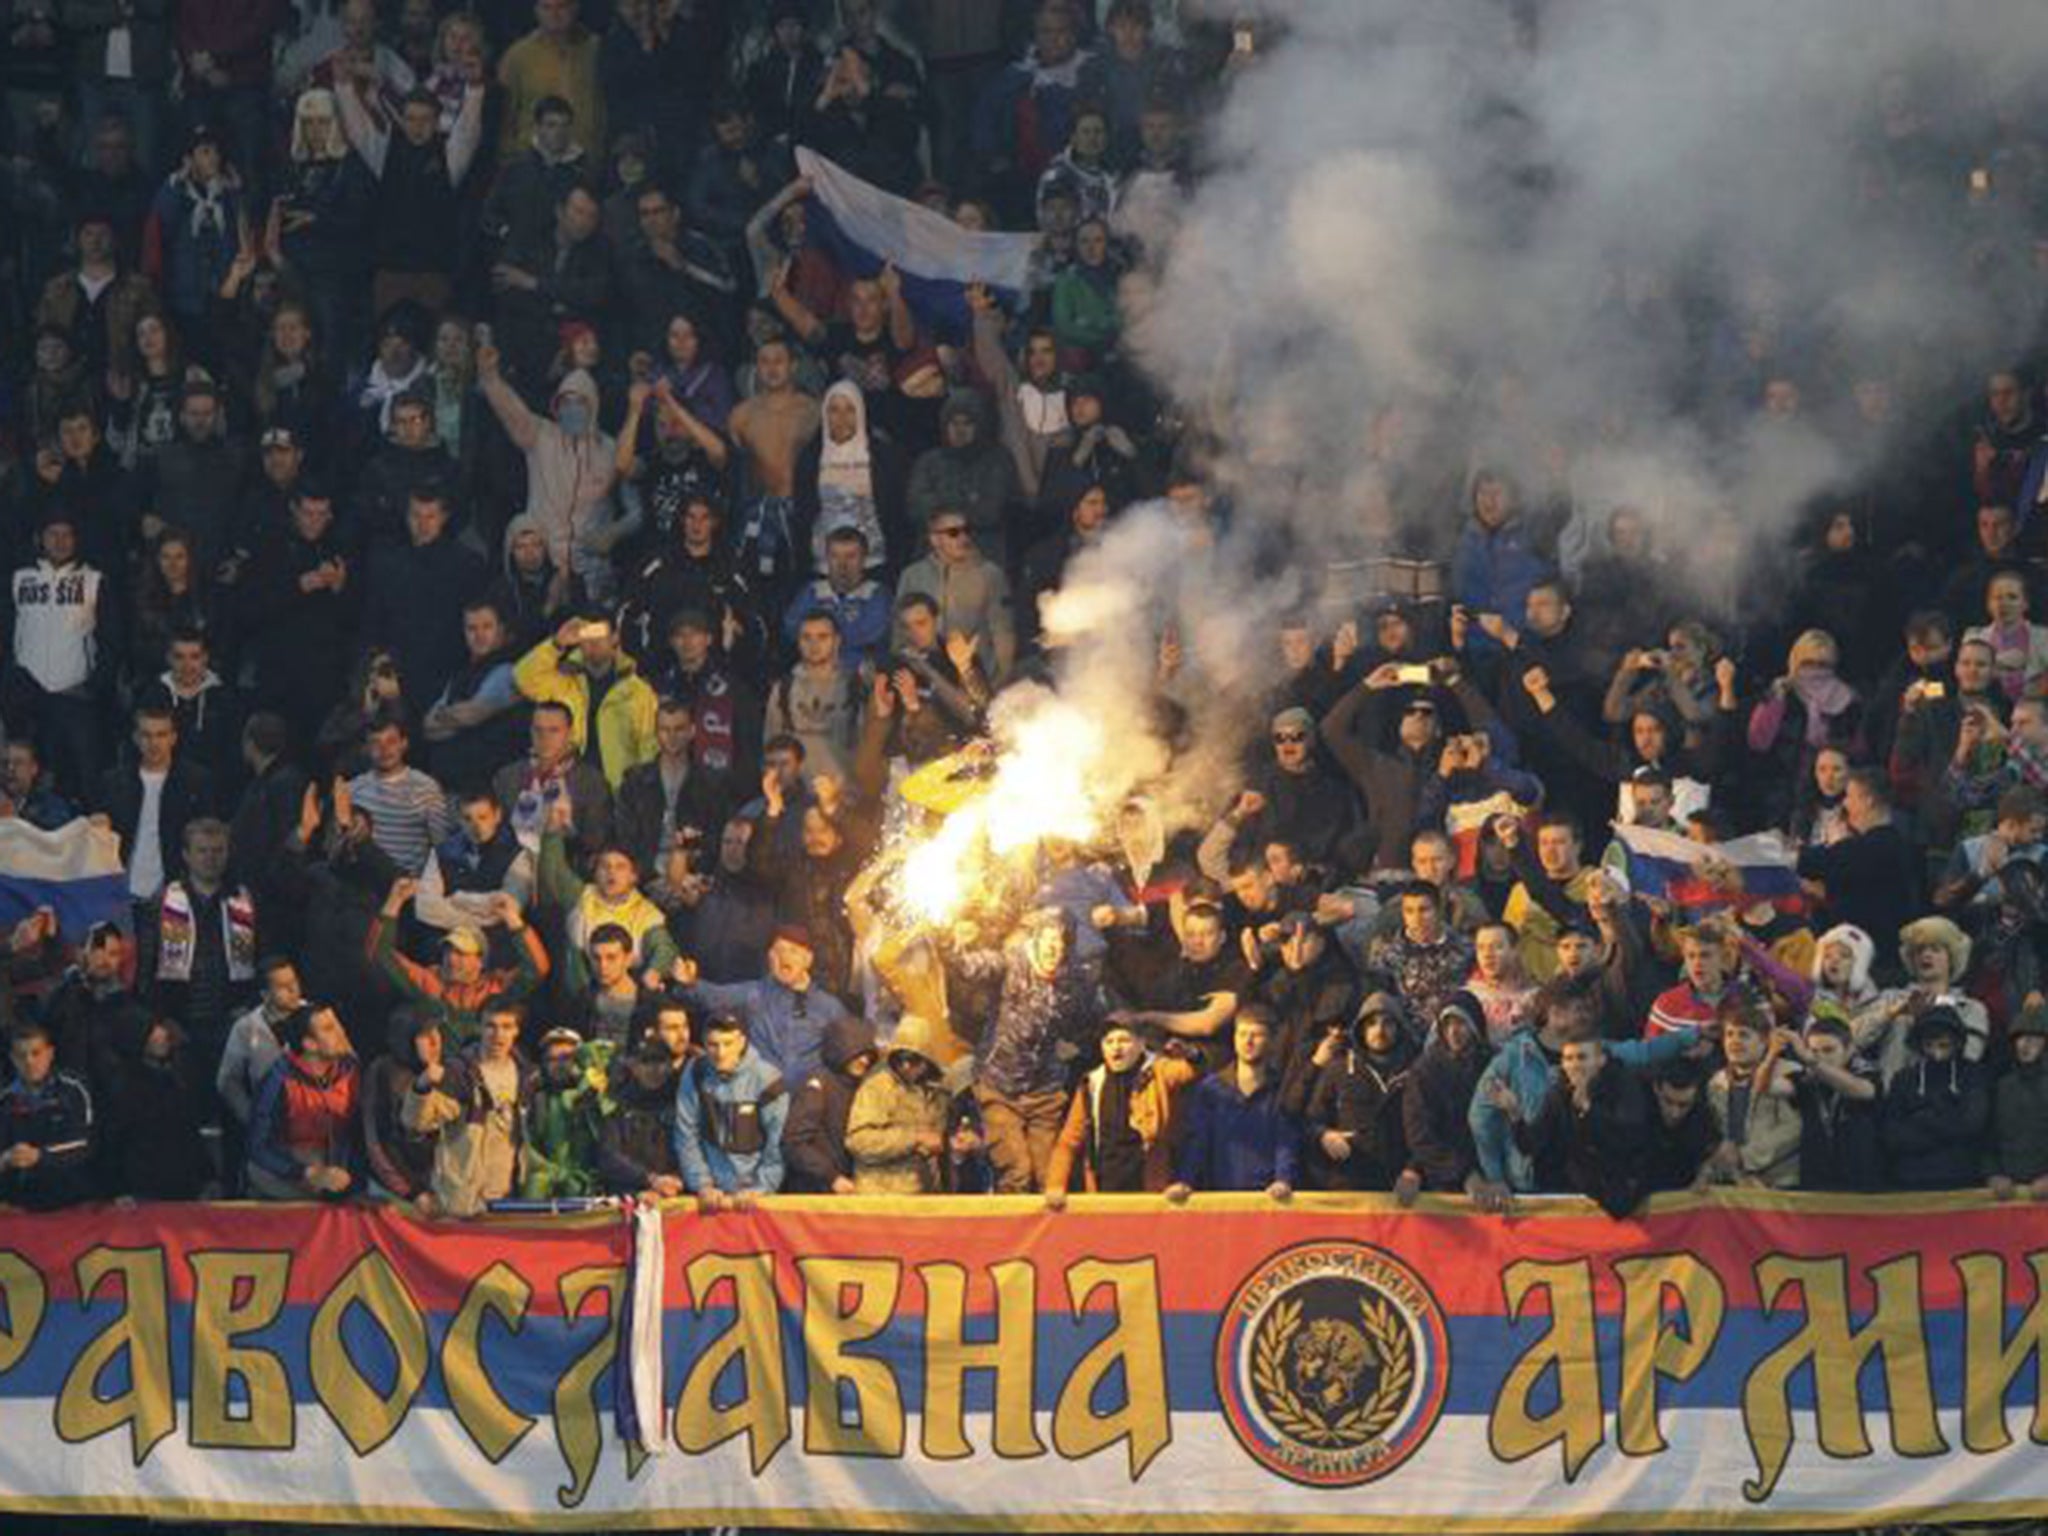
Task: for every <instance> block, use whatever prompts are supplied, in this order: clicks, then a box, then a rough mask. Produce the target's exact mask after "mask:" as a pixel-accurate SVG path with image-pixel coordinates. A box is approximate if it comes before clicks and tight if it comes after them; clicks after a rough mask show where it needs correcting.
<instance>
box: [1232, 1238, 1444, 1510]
mask: <svg viewBox="0 0 2048 1536" xmlns="http://www.w3.org/2000/svg"><path fill="white" fill-rule="evenodd" d="M1216 1364H1217V1378H1216V1381H1217V1390H1218V1393H1219V1394H1220V1396H1221V1398H1222V1403H1223V1411H1224V1415H1225V1419H1226V1421H1227V1422H1228V1424H1229V1425H1230V1430H1231V1433H1232V1434H1234V1435H1235V1436H1236V1437H1237V1440H1238V1443H1239V1444H1240V1445H1242V1446H1243V1447H1244V1448H1245V1450H1246V1451H1248V1452H1249V1453H1250V1454H1251V1456H1252V1458H1253V1459H1254V1460H1256V1461H1258V1462H1259V1463H1260V1464H1261V1465H1263V1466H1264V1467H1266V1468H1267V1469H1268V1470H1269V1471H1271V1472H1274V1473H1276V1474H1278V1475H1279V1476H1281V1477H1284V1478H1286V1479H1287V1480H1288V1481H1289V1482H1293V1483H1299V1484H1301V1485H1303V1486H1305V1487H1312V1488H1351V1487H1356V1486H1357V1485H1358V1484H1360V1483H1367V1482H1371V1481H1372V1480H1373V1479H1374V1478H1377V1477H1384V1476H1385V1475H1386V1474H1387V1473H1389V1472H1391V1471H1393V1469H1394V1468H1395V1467H1398V1466H1399V1465H1400V1464H1401V1463H1402V1462H1404V1461H1405V1460H1407V1459H1408V1457H1410V1456H1411V1455H1413V1454H1414V1453H1415V1451H1416V1449H1417V1447H1419V1446H1420V1445H1421V1444H1422V1442H1423V1441H1424V1440H1426V1439H1427V1438H1428V1437H1429V1434H1430V1431H1431V1430H1432V1429H1433V1428H1434V1427H1435V1425H1436V1422H1437V1419H1438V1417H1439V1416H1440V1415H1441V1414H1442V1412H1443V1403H1444V1395H1445V1391H1446V1383H1447V1382H1448V1380H1449V1367H1450V1339H1449V1334H1448V1330H1447V1329H1446V1327H1445V1322H1444V1316H1443V1311H1442V1309H1441V1308H1440V1307H1439V1306H1438V1305H1437V1303H1436V1300H1435V1298H1434V1297H1432V1296H1431V1295H1430V1294H1429V1292H1428V1290H1427V1289H1426V1288H1425V1287H1424V1286H1423V1284H1422V1282H1421V1280H1420V1279H1418V1278H1417V1277H1416V1275H1415V1273H1414V1271H1413V1270H1411V1269H1409V1268H1408V1267H1407V1266H1406V1265H1404V1264H1403V1263H1402V1262H1401V1260H1400V1259H1398V1258H1396V1257H1395V1256H1394V1255H1392V1254H1390V1253H1388V1252H1387V1251H1386V1250H1385V1249H1382V1248H1375V1247H1372V1246H1370V1245H1368V1244H1364V1243H1347V1242H1338V1241H1334V1240H1330V1241H1322V1242H1311V1243H1301V1244H1297V1245H1296V1246H1295V1247H1293V1248H1289V1249H1287V1250H1285V1251H1284V1252H1282V1253H1279V1254H1276V1255H1274V1256H1273V1257H1271V1258H1269V1259H1268V1260H1267V1261H1266V1262H1265V1263H1264V1264H1263V1265H1262V1266H1261V1267H1260V1268H1259V1269H1258V1270H1257V1271H1255V1272H1254V1273H1253V1274H1251V1275H1250V1276H1248V1277H1247V1278H1246V1279H1245V1281H1244V1282H1243V1283H1242V1284H1241V1285H1240V1286H1239V1287H1238V1290H1237V1294H1236V1295H1235V1296H1234V1297H1233V1298H1232V1299H1231V1304H1230V1307H1229V1310H1228V1311H1227V1312H1226V1313H1225V1314H1224V1319H1223V1322H1222V1324H1221V1326H1220V1327H1219V1328H1218V1330H1217V1337H1216Z"/></svg>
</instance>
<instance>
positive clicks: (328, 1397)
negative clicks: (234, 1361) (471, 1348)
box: [306, 1252, 432, 1456]
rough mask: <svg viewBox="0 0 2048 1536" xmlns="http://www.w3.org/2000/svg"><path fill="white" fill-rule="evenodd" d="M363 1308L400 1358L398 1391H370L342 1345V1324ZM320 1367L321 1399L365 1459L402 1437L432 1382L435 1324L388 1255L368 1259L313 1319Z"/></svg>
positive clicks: (316, 1377)
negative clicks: (430, 1338)
mask: <svg viewBox="0 0 2048 1536" xmlns="http://www.w3.org/2000/svg"><path fill="white" fill-rule="evenodd" d="M357 1305H360V1306H361V1307H362V1309H363V1311H364V1312H365V1313H367V1314H368V1315H369V1317H370V1320H371V1321H372V1322H374V1323H375V1324H376V1325H377V1327H378V1328H379V1330H381V1331H382V1333H383V1334H384V1337H385V1339H386V1340H387V1341H388V1342H389V1343H390V1345H391V1350H392V1353H393V1354H394V1355H396V1356H397V1358H398V1369H397V1370H396V1371H395V1372H393V1374H392V1379H391V1387H390V1390H388V1391H386V1392H382V1393H380V1392H378V1390H377V1389H376V1388H375V1387H374V1386H372V1385H371V1384H370V1382H369V1381H368V1379H366V1378H365V1377H364V1375H363V1373H362V1370H361V1368H360V1367H358V1366H357V1364H356V1362H355V1360H354V1359H353V1358H352V1357H351V1356H350V1354H349V1352H348V1346H347V1345H346V1344H344V1343H343V1342H342V1337H341V1324H342V1319H343V1318H344V1317H346V1316H347V1315H348V1310H349V1308H350V1307H353V1306H357ZM306 1342H307V1350H308V1353H309V1354H310V1356H311V1358H312V1364H313V1395H314V1396H316V1397H318V1398H319V1399H320V1406H321V1407H323V1408H325V1409H326V1410H327V1416H328V1417H329V1418H330V1419H332V1420H334V1427H335V1428H336V1429H339V1430H340V1431H341V1433H342V1435H343V1437H344V1438H346V1439H347V1441H348V1443H349V1444H350V1445H351V1446H353V1447H354V1448H355V1453H356V1454H357V1455H358V1456H367V1455H369V1454H370V1453H371V1452H372V1451H374V1450H376V1449H377V1447H378V1446H380V1445H382V1444H383V1443H384V1442H385V1441H386V1440H389V1439H390V1438H391V1437H392V1436H393V1435H395V1434H397V1433H398V1426H399V1425H401V1424H403V1423H404V1422H405V1416H406V1414H407V1413H408V1412H410V1411H411V1408H412V1400H413V1398H414V1397H416V1396H417V1395H418V1394H419V1390H420V1383H421V1382H423V1381H425V1380H426V1376H427V1365H428V1363H429V1361H430V1360H431V1358H432V1357H431V1354H430V1351H429V1349H428V1344H427V1322H426V1319H425V1318H423V1317H422V1316H420V1309H419V1304H418V1303H417V1302H415V1301H414V1300H413V1299H412V1294H411V1293H410V1292H409V1291H407V1290H406V1288H405V1282H403V1281H402V1280H400V1279H399V1278H398V1272H397V1271H396V1270H395V1269H393V1268H392V1267H391V1261H390V1260H389V1259H387V1258H385V1257H384V1255H383V1254H381V1253H375V1252H372V1253H366V1254H364V1255H363V1256H362V1257H361V1258H360V1259H358V1260H357V1261H356V1263H355V1267H354V1268H352V1269H351V1270H349V1272H348V1273H347V1274H346V1275H344V1276H342V1278H341V1283H340V1284H339V1285H337V1286H336V1287H335V1288H334V1289H333V1290H331V1291H329V1292H328V1293H327V1298H326V1299H325V1300H324V1301H322V1302H321V1303H320V1310H319V1311H317V1312H315V1313H314V1314H313V1325H312V1328H311V1330H310V1333H309V1336H308V1338H307V1341H306Z"/></svg>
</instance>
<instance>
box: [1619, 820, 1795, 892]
mask: <svg viewBox="0 0 2048 1536" xmlns="http://www.w3.org/2000/svg"><path fill="white" fill-rule="evenodd" d="M1614 835H1615V837H1616V838H1618V839H1619V840H1620V842H1621V846H1622V848H1623V849H1624V851H1625V852H1626V853H1627V855H1628V882H1629V888H1630V889H1631V890H1633V891H1634V892H1635V893H1636V895H1638V896H1641V897H1644V898H1646V899H1648V900H1654V901H1665V902H1669V903H1670V904H1671V905H1672V906H1673V907H1676V908H1678V909H1680V910H1681V911H1685V910H1692V911H1706V910H1708V909H1711V908H1716V907H1730V906H1747V905H1752V904H1754V903H1756V902H1760V901H1768V902H1770V903H1772V904H1773V905H1775V906H1778V907H1780V908H1789V907H1796V906H1798V905H1799V904H1800V902H1801V901H1802V892H1801V889H1800V885H1799V868H1798V863H1799V856H1798V854H1797V852H1796V851H1795V850H1794V849H1793V847H1792V845H1791V844H1790V843H1788V842H1787V841H1786V840H1785V839H1784V838H1783V837H1782V836H1780V835H1779V834H1778V833H1776V832H1759V833H1757V834H1756V835H1755V836H1753V837H1738V838H1735V839H1734V840H1733V841H1731V842H1726V843H1696V842H1694V841H1693V840H1692V839H1691V838H1689V837H1680V836H1679V835H1678V834H1677V833H1675V832H1656V831H1652V830H1651V829H1649V828H1648V827H1630V826H1623V825H1620V824H1619V823H1617V824H1616V826H1615V828H1614ZM1717 864H1718V865H1721V866H1725V867H1726V868H1727V869H1729V870H1731V871H1733V873H1734V874H1735V876H1736V877H1737V879H1738V880H1739V881H1740V889H1739V891H1738V890H1731V889H1730V888H1729V887H1728V885H1727V884H1725V883H1723V882H1722V881H1720V880H1710V879H1708V878H1707V875H1706V873H1704V871H1707V870H1708V869H1709V868H1710V866H1713V865H1717ZM1716 873H1718V871H1716Z"/></svg>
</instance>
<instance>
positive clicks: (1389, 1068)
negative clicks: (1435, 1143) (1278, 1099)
mask: <svg viewBox="0 0 2048 1536" xmlns="http://www.w3.org/2000/svg"><path fill="white" fill-rule="evenodd" d="M1317 1054H1318V1055H1319V1056H1322V1057H1323V1058H1324V1060H1323V1062H1322V1064H1321V1066H1320V1067H1319V1068H1318V1070H1317V1072H1316V1079H1315V1086H1314V1087H1313V1088H1311V1089H1310V1090H1309V1096H1308V1113H1307V1115H1306V1117H1305V1118H1306V1120H1307V1129H1308V1134H1307V1136H1306V1137H1305V1138H1304V1141H1305V1146H1306V1154H1307V1155H1306V1157H1305V1158H1304V1161H1305V1163H1306V1164H1307V1173H1308V1187H1309V1188H1311V1189H1379V1190H1384V1189H1392V1188H1393V1187H1394V1181H1395V1180H1396V1179H1397V1178H1399V1177H1400V1176H1401V1174H1402V1172H1403V1171H1404V1170H1405V1169H1406V1167H1407V1147H1406V1146H1405V1145H1404V1141H1403V1135H1402V1126H1401V1096H1402V1090H1403V1086H1404V1084H1405V1083H1406V1081H1407V1077H1408V1070H1409V1068H1410V1067H1411V1066H1413V1065H1414V1062H1415V1056H1416V1050H1415V1041H1414V1038H1413V1036H1412V1035H1411V1033H1410V1031H1409V1028H1408V1011H1407V1009H1406V1008H1405V1007H1403V1006H1402V1003H1401V1000H1400V999H1399V998H1398V997H1395V996H1394V995H1393V994H1392V993H1389V992H1375V993H1373V994H1372V995H1371V996H1369V997H1367V998H1366V1000H1365V1002H1364V1003H1363V1004H1362V1005H1361V1006H1360V1007H1359V1010H1358V1017H1357V1018H1356V1019H1355V1020H1354V1021H1353V1023H1352V1026H1351V1037H1350V1039H1349V1040H1348V1041H1346V1042H1344V1043H1343V1044H1341V1045H1340V1044H1338V1043H1337V1042H1336V1038H1335V1037H1334V1036H1330V1037H1326V1039H1325V1040H1324V1042H1323V1043H1322V1044H1321V1045H1320V1046H1319V1047H1318V1048H1317Z"/></svg>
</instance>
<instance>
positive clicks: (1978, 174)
mask: <svg viewBox="0 0 2048 1536" xmlns="http://www.w3.org/2000/svg"><path fill="white" fill-rule="evenodd" d="M1970 190H1971V191H1972V192H1974V193H1976V194H1977V196H1979V197H1982V196H1983V195H1984V194H1985V193H1986V192H1989V191H1990V190H1991V172H1990V171H1988V170H1986V169H1985V168H1984V167H1983V166H1981V165H1980V166H1978V167H1977V168H1976V169H1975V170H1973V171H1971V172H1970Z"/></svg>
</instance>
